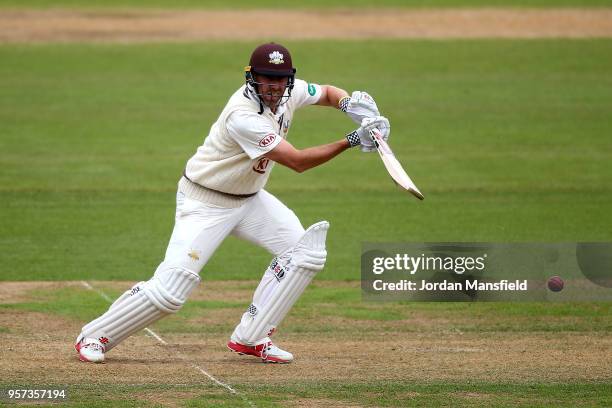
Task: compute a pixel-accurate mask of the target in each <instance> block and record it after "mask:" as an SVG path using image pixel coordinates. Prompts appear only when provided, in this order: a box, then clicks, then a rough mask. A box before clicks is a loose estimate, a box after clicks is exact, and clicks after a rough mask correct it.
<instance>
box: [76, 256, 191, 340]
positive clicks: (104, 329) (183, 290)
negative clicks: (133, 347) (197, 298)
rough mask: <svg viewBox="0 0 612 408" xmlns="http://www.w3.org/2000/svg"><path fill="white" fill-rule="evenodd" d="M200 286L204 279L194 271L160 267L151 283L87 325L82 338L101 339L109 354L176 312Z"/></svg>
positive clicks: (137, 288)
mask: <svg viewBox="0 0 612 408" xmlns="http://www.w3.org/2000/svg"><path fill="white" fill-rule="evenodd" d="M162 265H163V264H162ZM199 283H200V277H199V276H198V274H196V273H194V272H192V271H189V270H187V269H183V268H162V267H161V265H160V268H158V269H157V271H156V272H155V275H154V276H153V278H151V280H149V281H147V282H139V283H137V284H136V285H134V286H133V287H132V288H131V289H130V290H128V291H126V292H125V293H123V294H122V295H121V296H120V297H119V298H118V299H117V300H116V301H115V302H114V303H113V304H112V305H111V306H110V308H109V309H108V311H107V312H106V313H104V314H103V315H102V316H100V317H98V318H97V319H95V320H93V321H92V322H90V323H88V324H87V325H85V326H84V327H83V330H82V331H81V335H82V336H84V337H90V338H95V339H98V340H99V341H100V342H101V343H102V344H104V346H105V348H106V351H108V350H110V349H112V348H113V347H115V346H116V345H117V344H119V343H120V342H121V341H123V340H125V339H126V338H127V337H128V336H130V335H132V334H134V333H136V332H138V331H140V330H142V329H143V328H145V327H147V326H148V325H150V324H152V323H153V322H155V321H157V320H159V319H161V318H162V317H164V316H167V315H168V314H171V313H176V312H177V311H178V310H179V309H180V308H181V307H182V306H183V304H184V303H185V301H186V300H187V298H188V297H189V294H190V293H191V291H192V290H193V289H194V288H195V287H196V286H198V284H199Z"/></svg>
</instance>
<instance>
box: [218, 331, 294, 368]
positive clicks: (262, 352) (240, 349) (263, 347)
mask: <svg viewBox="0 0 612 408" xmlns="http://www.w3.org/2000/svg"><path fill="white" fill-rule="evenodd" d="M227 348H228V349H230V350H231V351H234V352H236V353H238V354H241V355H242V354H248V355H250V356H255V357H259V358H261V359H262V361H263V362H264V363H290V362H292V361H293V354H291V353H289V352H288V351H285V350H283V349H281V348H278V347H277V346H275V345H274V343H272V341H271V340H270V338H269V337H266V338H265V339H264V342H263V343H261V344H257V345H255V346H247V345H246V344H241V343H239V342H238V341H237V340H235V339H234V338H233V337H232V339H231V340H230V341H228V342H227Z"/></svg>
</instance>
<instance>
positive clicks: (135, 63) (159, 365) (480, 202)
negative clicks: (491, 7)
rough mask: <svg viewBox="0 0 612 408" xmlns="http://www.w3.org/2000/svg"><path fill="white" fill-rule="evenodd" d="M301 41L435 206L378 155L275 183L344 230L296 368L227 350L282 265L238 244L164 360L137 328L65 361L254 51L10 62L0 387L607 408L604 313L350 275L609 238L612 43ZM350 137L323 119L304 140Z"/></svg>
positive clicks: (0, 204) (2, 141)
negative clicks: (366, 106)
mask: <svg viewBox="0 0 612 408" xmlns="http://www.w3.org/2000/svg"><path fill="white" fill-rule="evenodd" d="M287 45H288V46H289V47H290V48H291V49H292V50H294V51H293V54H294V60H295V62H296V65H297V67H298V73H299V74H300V75H299V76H300V77H301V78H303V79H306V80H312V81H319V82H321V83H333V84H336V85H338V86H341V87H344V88H347V89H349V90H353V89H365V90H368V91H369V92H371V93H372V94H373V95H374V96H375V97H376V99H377V101H378V104H379V107H380V108H381V110H382V112H383V113H384V114H385V115H387V116H388V117H389V118H390V120H391V123H392V126H393V131H392V135H391V139H390V143H391V145H392V146H393V148H394V150H395V152H396V154H397V156H398V157H399V158H400V160H401V161H402V162H404V163H405V165H406V167H407V169H408V171H409V173H410V174H411V176H412V177H413V179H414V180H415V181H416V183H417V185H419V187H420V188H421V190H422V191H423V192H424V194H425V196H426V199H425V201H423V202H419V201H417V200H416V199H414V198H413V197H411V196H408V195H406V194H403V193H402V192H401V191H399V190H398V189H397V188H396V187H395V186H394V185H393V184H392V183H391V181H390V180H389V178H388V176H387V174H386V172H385V170H384V168H383V166H382V164H381V163H380V160H379V158H378V157H377V156H376V155H375V154H371V155H365V154H362V153H360V152H359V151H351V152H346V153H344V154H343V155H342V156H341V157H339V158H337V159H335V160H333V161H332V162H330V163H328V164H326V165H325V166H322V167H320V168H317V169H314V170H312V171H309V172H306V173H303V174H296V173H293V172H291V171H289V170H286V169H283V168H281V167H280V166H279V167H277V168H276V169H275V170H274V174H273V175H272V176H271V179H270V182H269V184H268V189H269V190H270V191H271V192H273V193H274V194H276V195H277V196H278V197H279V198H281V199H282V200H283V201H284V202H286V203H287V204H288V205H289V206H290V207H292V208H293V209H294V210H295V212H296V213H297V215H298V216H299V217H300V219H301V220H302V222H303V223H304V224H305V225H308V224H310V223H312V222H315V221H317V220H319V219H322V218H324V219H328V220H330V221H331V224H332V226H331V229H330V233H329V236H328V245H329V246H328V250H329V257H328V259H329V261H328V264H327V266H326V269H325V271H324V272H323V273H321V275H320V276H318V277H317V279H316V280H315V282H313V284H312V286H311V287H309V288H308V290H307V291H306V292H305V294H304V296H303V297H302V298H301V299H300V301H299V302H298V303H297V305H296V307H295V309H294V310H293V311H292V313H291V314H290V315H289V317H288V318H287V320H286V321H285V322H284V324H283V325H282V326H281V328H280V331H279V333H278V335H277V336H276V337H277V340H278V342H279V344H280V345H281V346H283V347H286V348H287V349H288V350H290V351H292V352H293V353H294V354H295V356H296V362H295V363H294V364H291V365H284V366H273V365H262V364H259V363H258V362H257V361H256V360H255V359H249V358H246V357H244V358H241V357H240V356H236V355H234V354H231V353H229V352H228V351H227V350H226V349H225V347H224V344H225V342H226V341H227V338H228V336H229V334H230V333H231V330H232V327H233V325H234V323H235V322H237V319H238V317H239V316H240V314H241V313H242V311H243V310H244V308H245V307H246V306H247V304H248V302H249V299H250V296H251V294H252V291H253V289H254V287H255V286H256V284H257V279H258V278H259V276H260V274H261V273H262V272H263V270H264V268H265V267H266V265H267V264H268V262H269V260H270V255H269V254H267V253H265V251H263V250H261V249H258V248H255V247H253V246H251V245H249V244H246V243H243V242H240V241H238V240H235V239H229V240H228V241H227V242H225V243H224V244H223V245H222V247H221V249H220V250H219V251H218V252H217V253H216V254H215V256H214V257H213V259H212V260H211V262H210V263H209V264H208V265H207V266H206V267H205V269H204V271H203V272H202V276H203V281H204V282H203V284H202V285H201V287H200V288H199V289H198V290H197V291H196V293H195V294H194V295H193V297H192V298H191V299H190V301H189V302H188V303H187V304H186V305H185V307H184V309H183V310H181V312H180V313H179V314H177V315H176V316H173V317H171V318H168V319H165V320H162V321H160V322H158V323H157V324H155V325H154V326H153V327H152V328H153V329H154V330H155V332H156V333H157V334H159V335H161V336H162V337H163V339H164V340H165V341H167V342H168V344H169V345H168V346H162V345H160V344H159V343H158V342H157V341H156V340H155V339H154V338H153V337H149V336H146V335H145V334H144V333H140V334H138V335H135V336H132V337H131V338H129V339H128V340H126V342H125V343H124V344H122V345H121V346H120V347H118V348H117V349H115V350H113V351H112V353H109V355H108V364H105V365H95V366H94V365H86V364H81V363H79V362H78V361H77V359H76V357H75V354H74V351H73V350H71V345H72V344H71V343H72V341H73V340H74V336H75V335H76V334H77V333H78V331H79V329H80V327H81V326H82V324H83V323H84V322H86V321H88V320H90V319H92V318H94V317H96V316H97V315H99V314H100V313H101V312H102V311H103V310H105V309H106V307H107V305H108V304H107V302H106V301H105V300H104V299H102V297H100V296H99V295H98V294H96V293H95V292H92V291H90V290H87V289H85V288H84V287H83V286H82V285H81V284H80V283H79V282H78V281H81V280H88V281H93V282H92V284H93V285H94V286H95V288H96V289H99V290H102V291H103V292H104V293H105V294H107V295H108V296H110V297H111V298H114V297H116V296H118V295H119V294H120V293H121V291H122V290H125V289H126V288H127V287H129V285H130V283H131V282H133V281H136V280H143V279H148V277H149V276H150V274H151V273H152V271H153V270H154V268H155V267H156V265H157V264H158V262H159V261H160V260H161V257H162V256H163V252H164V249H165V246H166V243H167V240H168V238H169V235H170V232H171V229H172V222H173V213H174V195H175V188H176V182H177V179H178V177H179V175H180V173H181V171H182V168H183V166H184V164H185V161H186V160H187V159H188V158H189V157H190V156H191V154H193V152H194V150H195V149H196V147H197V146H198V145H199V144H200V143H201V141H202V139H203V137H204V136H205V135H206V133H207V131H208V128H209V127H210V125H211V123H212V121H214V119H215V118H216V116H217V115H218V113H219V112H220V109H221V108H222V106H223V104H224V103H225V101H226V99H227V98H228V97H229V95H230V93H231V92H233V90H234V89H236V88H237V87H238V86H239V85H240V84H241V82H242V76H241V70H242V67H243V66H244V64H245V61H244V60H245V55H248V53H249V52H250V50H251V48H252V46H253V44H246V43H214V44H167V45H161V44H151V45H2V46H0V60H1V61H2V64H0V89H1V90H2V92H0V166H1V167H2V172H0V214H1V216H2V224H1V225H2V228H1V229H0V242H1V243H2V249H3V250H2V251H1V252H0V265H2V268H1V273H0V280H1V281H2V282H0V342H1V343H2V345H3V347H1V348H0V389H6V388H8V387H16V386H23V387H27V386H30V387H31V386H43V385H46V386H48V387H51V386H54V387H60V386H65V387H67V388H68V391H69V395H70V401H69V402H67V403H64V404H62V406H74V407H92V406H100V407H102V406H104V407H108V406H119V407H132V406H185V407H242V406H244V407H246V406H253V405H256V406H257V407H287V406H295V407H300V406H303V407H313V406H333V407H355V406H363V407H374V406H388V407H404V406H469V407H473V406H513V407H514V406H524V407H532V406H555V407H558V406H568V407H576V406H589V407H591V406H610V405H612V391H611V390H612V388H611V386H610V384H612V378H611V374H610V370H609V367H610V366H612V356H611V354H610V350H611V349H612V337H611V336H610V331H611V330H612V318H611V316H612V313H611V310H610V304H609V303H575V304H570V303H559V304H545V303H520V304H519V303H517V304H509V303H445V304H442V303H389V304H387V303H369V302H362V301H361V297H360V291H359V281H358V279H359V259H360V250H361V242H362V241H417V242H418V241H492V242H496V241H499V242H506V241H520V242H524V241H544V242H558V241H612V219H611V218H610V217H609V214H608V213H609V209H610V208H612V187H611V186H612V160H611V159H612V148H611V147H612V141H611V139H610V137H609V136H610V134H612V125H611V124H610V121H609V116H610V112H612V77H611V76H610V74H609V73H610V72H612V40H581V41H560V40H559V41H557V40H541V41H540V40H529V41H510V40H508V41H492V40H478V41H368V42H351V41H347V42H331V41H325V42H293V43H288V44H287ZM364 55H365V56H367V58H364V57H363V56H364ZM352 129H353V124H352V122H351V121H350V120H349V119H348V118H346V117H344V116H343V115H342V114H340V113H338V112H335V111H332V110H331V109H325V108H320V107H311V108H306V109H303V110H301V111H299V112H298V113H297V115H296V120H295V123H294V125H293V126H292V130H291V132H290V141H291V142H292V143H294V144H295V145H296V146H298V147H306V146H309V145H312V144H316V143H323V142H326V141H330V140H335V139H337V138H339V137H341V135H343V134H344V133H346V132H348V131H350V130H352ZM236 254H239V255H240V256H239V257H236V256H235V255H236ZM111 280H118V281H119V282H110V281H111ZM15 281H17V282H15ZM24 281H25V282H24ZM28 281H30V282H28ZM40 281H45V282H40ZM74 281H77V282H74ZM190 362H196V363H197V364H198V365H199V367H203V368H204V369H205V370H206V371H207V372H209V373H211V374H212V375H213V376H215V378H217V379H219V380H220V381H223V382H225V383H228V384H229V385H231V386H232V387H234V389H236V390H237V391H238V393H239V395H235V394H231V393H229V392H228V391H227V390H226V389H224V388H223V387H220V386H217V385H215V384H214V383H213V382H211V380H210V379H209V378H207V377H206V376H204V375H203V374H202V373H201V372H200V371H198V370H196V369H194V367H193V366H192V365H190V364H191V363H190Z"/></svg>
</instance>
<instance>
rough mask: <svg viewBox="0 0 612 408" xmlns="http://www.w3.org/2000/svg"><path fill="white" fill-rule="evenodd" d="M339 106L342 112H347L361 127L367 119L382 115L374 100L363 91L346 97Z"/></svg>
mask: <svg viewBox="0 0 612 408" xmlns="http://www.w3.org/2000/svg"><path fill="white" fill-rule="evenodd" d="M339 106H340V110H341V111H342V112H345V113H346V114H347V115H348V116H349V117H350V118H351V119H353V121H354V122H355V123H357V124H358V125H361V121H362V120H363V119H365V118H372V117H375V116H379V115H380V112H379V111H378V106H376V102H375V101H374V98H372V96H370V94H368V93H367V92H363V91H355V92H353V93H352V95H351V96H350V97H348V96H345V97H344V98H342V99H341V100H340V103H339Z"/></svg>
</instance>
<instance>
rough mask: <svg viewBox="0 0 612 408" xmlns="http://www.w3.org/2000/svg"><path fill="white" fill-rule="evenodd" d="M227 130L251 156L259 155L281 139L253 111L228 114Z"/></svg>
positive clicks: (273, 146) (269, 149)
mask: <svg viewBox="0 0 612 408" xmlns="http://www.w3.org/2000/svg"><path fill="white" fill-rule="evenodd" d="M226 126H227V131H228V133H229V135H230V137H232V138H233V139H234V140H235V141H236V143H238V144H239V145H240V147H242V149H243V150H244V152H245V153H246V154H247V155H248V156H249V157H250V158H251V159H255V158H257V157H261V156H263V155H264V154H266V153H268V152H269V151H271V150H272V149H274V148H275V147H276V146H277V145H278V144H279V143H280V142H281V140H282V138H281V136H280V135H279V134H278V132H277V131H276V130H275V129H274V128H273V127H272V126H271V125H270V124H269V123H268V122H267V121H266V120H265V119H263V118H262V117H260V116H259V115H258V114H257V113H254V112H246V111H236V112H233V113H232V114H230V115H229V117H228V118H227V122H226Z"/></svg>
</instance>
